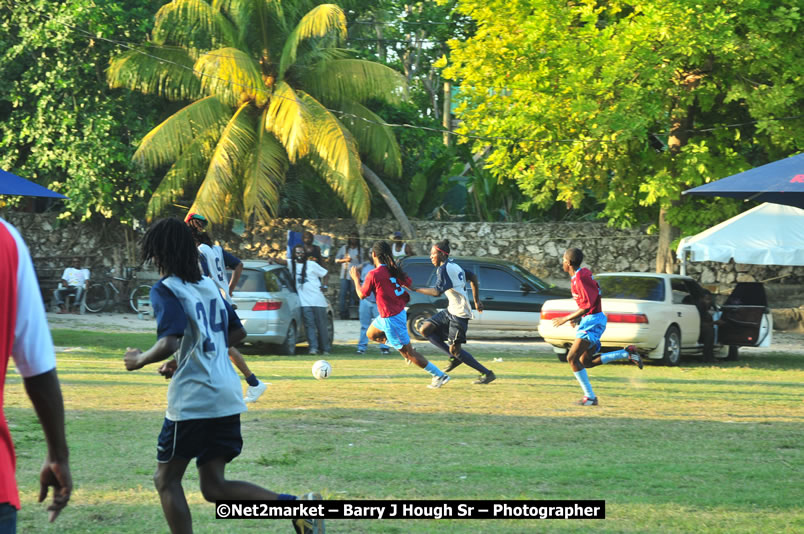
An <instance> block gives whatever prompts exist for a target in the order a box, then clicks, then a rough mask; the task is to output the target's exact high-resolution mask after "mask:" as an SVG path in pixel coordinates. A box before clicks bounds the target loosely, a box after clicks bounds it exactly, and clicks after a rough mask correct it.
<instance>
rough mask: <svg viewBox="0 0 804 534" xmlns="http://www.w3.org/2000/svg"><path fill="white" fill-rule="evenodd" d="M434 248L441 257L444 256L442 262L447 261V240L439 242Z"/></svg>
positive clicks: (448, 249)
mask: <svg viewBox="0 0 804 534" xmlns="http://www.w3.org/2000/svg"><path fill="white" fill-rule="evenodd" d="M434 246H435V248H437V249H438V251H439V252H440V253H441V255H442V256H444V261H447V260H448V259H449V254H450V248H449V239H444V240H443V241H439V242H438V243H436V244H435V245H434Z"/></svg>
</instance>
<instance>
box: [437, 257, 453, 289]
mask: <svg viewBox="0 0 804 534" xmlns="http://www.w3.org/2000/svg"><path fill="white" fill-rule="evenodd" d="M448 289H452V278H450V276H449V273H447V264H446V263H442V264H441V265H440V266H439V267H438V269H437V270H436V285H435V290H436V291H438V292H439V293H441V294H443V293H444V292H445V291H446V290H448Z"/></svg>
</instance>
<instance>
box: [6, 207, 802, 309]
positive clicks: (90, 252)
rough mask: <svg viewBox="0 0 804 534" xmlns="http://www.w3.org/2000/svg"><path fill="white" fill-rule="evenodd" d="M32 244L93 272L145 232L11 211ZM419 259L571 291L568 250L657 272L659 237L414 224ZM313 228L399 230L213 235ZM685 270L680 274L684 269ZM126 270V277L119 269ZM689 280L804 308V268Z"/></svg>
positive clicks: (597, 265) (262, 239) (225, 240)
mask: <svg viewBox="0 0 804 534" xmlns="http://www.w3.org/2000/svg"><path fill="white" fill-rule="evenodd" d="M3 216H4V217H5V218H6V219H7V220H9V221H10V222H12V223H13V224H15V225H16V226H17V227H18V228H19V229H20V231H21V232H22V234H23V236H24V237H25V239H26V240H27V242H28V244H29V247H30V248H31V254H32V256H33V257H34V259H35V262H36V266H37V270H41V271H42V272H44V271H45V270H47V269H53V270H58V269H62V268H63V267H64V266H65V264H66V263H67V260H68V258H69V257H72V256H75V255H78V256H82V257H84V258H85V262H86V265H87V266H88V267H90V268H91V269H92V270H93V272H96V273H97V272H98V270H99V269H100V270H102V271H104V272H105V271H108V270H109V269H110V268H115V269H119V268H121V267H124V266H129V265H135V264H137V240H138V239H139V237H140V235H141V234H139V233H137V232H135V231H133V230H131V229H129V228H126V227H124V226H122V225H119V224H114V223H106V224H99V223H92V224H87V223H64V222H63V221H58V220H57V219H56V218H55V217H54V216H52V215H47V214H28V213H14V212H10V213H6V214H4V215H3ZM412 224H413V226H414V228H415V230H416V233H417V240H416V241H412V242H411V243H410V244H411V245H412V247H413V248H414V252H415V253H416V254H428V253H429V248H430V245H431V244H432V243H433V242H434V241H438V240H441V239H449V240H450V242H451V243H452V245H453V254H454V255H458V256H492V257H498V258H502V259H506V260H510V261H513V262H516V263H519V264H520V265H522V266H523V267H525V268H527V269H529V270H530V271H532V272H533V273H534V274H536V275H537V276H539V277H541V278H544V279H545V280H547V281H550V282H553V283H555V284H558V285H563V286H566V285H568V280H567V277H566V275H565V274H564V273H563V272H562V271H561V255H562V254H563V252H564V250H565V249H566V248H567V247H569V246H575V247H579V248H581V249H582V250H583V251H584V254H585V256H586V258H587V263H588V264H589V266H590V267H591V268H592V269H593V270H594V271H595V272H605V271H641V272H648V271H653V269H654V265H655V255H656V247H657V241H658V239H657V237H656V236H648V235H645V233H644V231H643V230H642V229H630V230H621V229H615V228H609V227H607V226H606V225H605V224H601V223H471V222H439V221H412ZM305 229H307V230H310V231H312V232H313V233H315V234H322V235H328V236H331V237H332V238H333V245H334V246H333V252H332V254H333V255H334V254H335V252H337V249H338V248H339V247H340V246H341V245H343V244H344V243H345V242H346V239H347V237H348V236H349V234H350V233H353V232H357V233H358V234H359V235H360V236H361V238H362V240H363V243H364V244H365V245H366V246H368V245H370V244H371V242H373V241H374V240H376V239H387V238H388V237H389V235H390V234H391V233H392V232H394V231H395V230H397V229H398V228H397V226H396V224H395V222H394V221H393V220H390V219H380V220H372V221H369V223H368V224H365V225H357V224H355V223H354V221H352V220H349V219H326V220H322V219H315V220H314V219H310V220H305V219H281V220H274V221H271V222H269V223H266V224H260V225H257V226H255V227H254V228H249V229H246V230H245V231H244V232H243V233H242V234H239V235H236V234H234V233H232V232H231V231H228V230H222V229H215V228H213V229H212V233H213V237H214V238H217V239H219V240H221V242H222V244H223V245H224V246H225V247H226V248H228V249H229V250H230V251H232V252H233V253H234V254H235V255H237V256H239V257H240V258H243V259H256V258H265V257H268V256H275V255H284V250H285V242H286V232H287V230H296V231H301V230H305ZM677 270H678V269H677ZM330 271H331V272H332V273H333V274H332V276H331V278H330V288H331V289H330V297H331V298H332V299H333V300H332V302H333V303H335V302H337V294H336V293H337V286H338V284H337V283H335V280H336V279H337V277H338V272H339V269H338V267H336V266H334V265H333V266H331V267H330ZM118 272H120V271H118ZM688 274H690V275H691V276H693V277H694V278H696V279H698V280H699V281H701V283H702V284H704V285H706V286H709V287H711V288H713V289H716V290H720V291H722V292H728V290H729V288H730V287H732V286H733V284H734V282H738V281H762V282H766V288H767V290H768V293H769V298H770V299H771V305H772V306H773V307H778V308H782V307H785V308H786V307H790V308H796V307H798V306H799V305H801V304H802V303H804V298H802V295H804V291H803V290H802V287H804V267H781V266H768V267H763V266H756V265H741V264H734V263H726V264H724V263H714V262H702V263H688Z"/></svg>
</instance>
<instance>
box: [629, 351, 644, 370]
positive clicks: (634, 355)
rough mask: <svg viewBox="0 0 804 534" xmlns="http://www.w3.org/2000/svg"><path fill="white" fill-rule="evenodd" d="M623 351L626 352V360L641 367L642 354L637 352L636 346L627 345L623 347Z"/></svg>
mask: <svg viewBox="0 0 804 534" xmlns="http://www.w3.org/2000/svg"><path fill="white" fill-rule="evenodd" d="M625 351H626V352H627V353H628V360H629V361H630V362H631V363H633V364H634V365H636V366H637V367H639V368H640V369H642V356H640V355H639V353H638V352H637V348H636V347H635V346H634V345H628V346H627V347H625Z"/></svg>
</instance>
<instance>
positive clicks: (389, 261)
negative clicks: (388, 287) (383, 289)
mask: <svg viewBox="0 0 804 534" xmlns="http://www.w3.org/2000/svg"><path fill="white" fill-rule="evenodd" d="M371 251H372V252H374V254H375V255H376V256H377V259H378V260H380V263H382V264H383V265H385V266H386V267H387V268H388V272H389V273H391V276H392V277H393V278H396V279H397V280H404V279H405V278H406V277H407V274H405V271H403V270H402V267H400V266H399V265H397V264H396V262H395V261H394V255H393V253H392V252H391V245H389V244H388V242H387V241H375V242H374V244H373V245H372V246H371Z"/></svg>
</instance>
